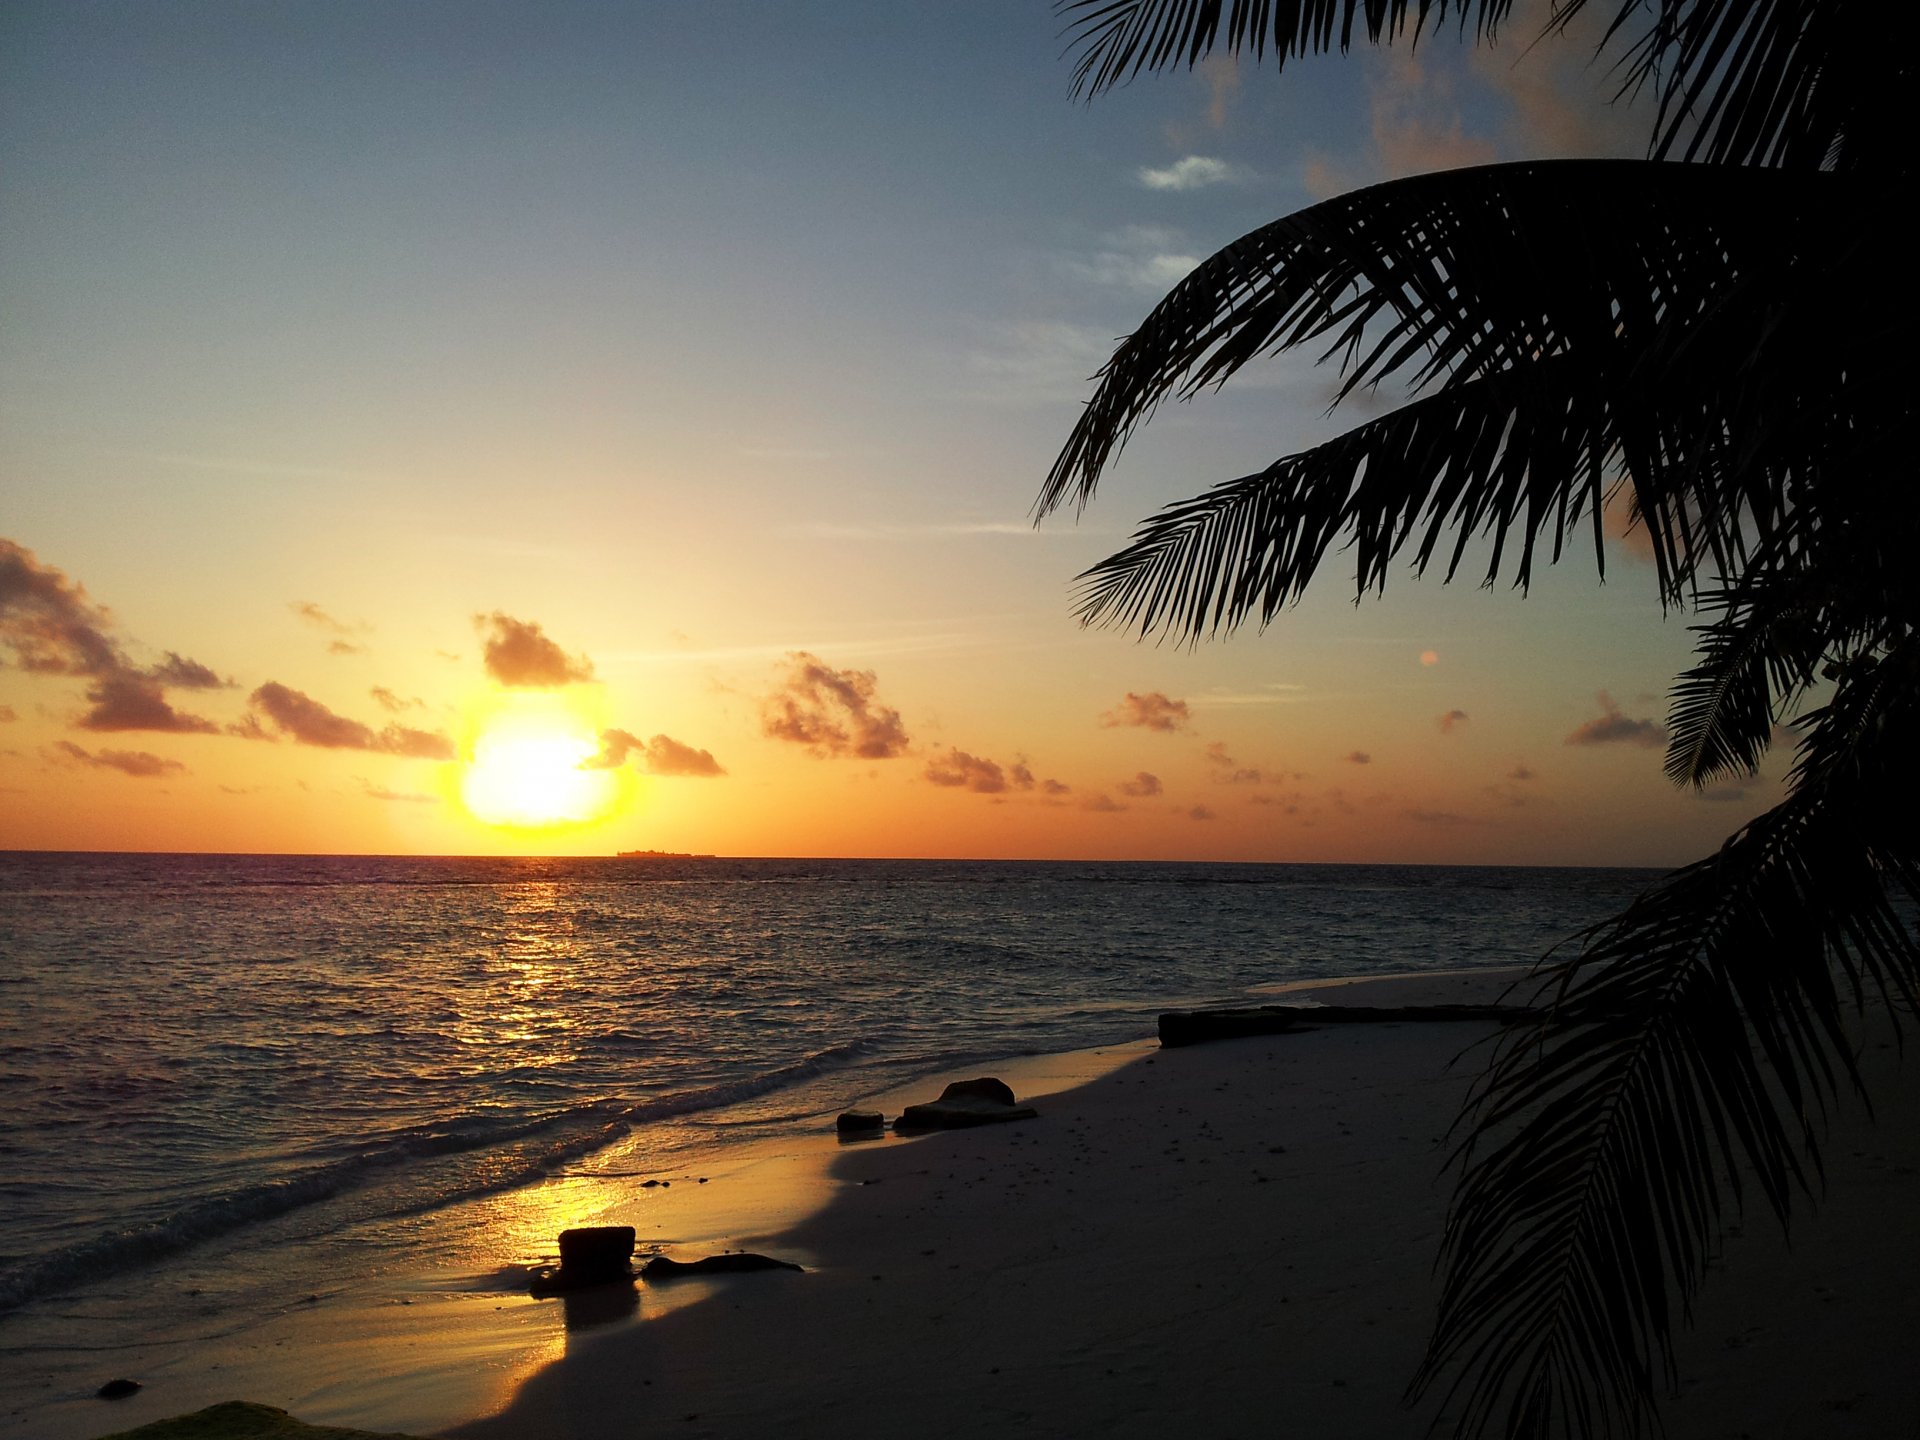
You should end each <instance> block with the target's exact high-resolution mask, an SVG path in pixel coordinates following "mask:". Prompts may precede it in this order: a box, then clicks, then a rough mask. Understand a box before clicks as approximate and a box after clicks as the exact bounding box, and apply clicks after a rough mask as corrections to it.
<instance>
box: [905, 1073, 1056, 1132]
mask: <svg viewBox="0 0 1920 1440" xmlns="http://www.w3.org/2000/svg"><path fill="white" fill-rule="evenodd" d="M1038 1113H1039V1112H1037V1111H1036V1110H1035V1109H1034V1108H1033V1107H1032V1106H1031V1105H1019V1104H1016V1103H1014V1098H1013V1090H1012V1089H1011V1088H1010V1087H1009V1086H1008V1085H1007V1083H1006V1082H1005V1081H1004V1080H996V1079H994V1078H993V1077H992V1076H990V1075H983V1076H982V1077H981V1078H979V1079H978V1080H956V1081H954V1082H953V1084H951V1085H949V1086H947V1088H946V1089H944V1090H942V1091H941V1092H940V1098H939V1099H938V1100H929V1101H927V1102H926V1103H925V1104H923V1105H909V1106H908V1107H907V1108H906V1113H905V1114H903V1115H901V1117H900V1118H899V1119H898V1120H896V1121H894V1122H893V1128H894V1131H895V1133H896V1134H897V1133H900V1132H902V1131H913V1130H961V1129H965V1128H967V1127H969V1126H973V1125H993V1124H997V1123H998V1122H1000V1121H1004V1120H1031V1119H1033V1118H1034V1116H1035V1115H1036V1114H1038Z"/></svg>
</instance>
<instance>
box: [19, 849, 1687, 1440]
mask: <svg viewBox="0 0 1920 1440" xmlns="http://www.w3.org/2000/svg"><path fill="white" fill-rule="evenodd" d="M1654 878H1656V872H1648V871H1631V870H1574V869H1520V868H1478V867H1431V866H1379V865H1365V866H1348V865H1212V864H1160V863H1029V862H935V861H854V860H844V861H843V860H728V859H718V860H715V859H700V860H693V859H688V860H672V859H664V860H663V859H643V860H619V859H458V858H445V859H419V858H376V857H289V856H189V855H92V854H87V855H64V854H37V853H14V854H4V855H0V1113H3V1114H4V1116H5V1123H4V1127H3V1128H0V1419H3V1420H4V1422H5V1423H3V1424H0V1433H13V1434H34V1433H39V1432H37V1431H36V1430H35V1428H34V1426H35V1424H36V1419H35V1417H36V1416H37V1415H40V1414H41V1413H42V1411H43V1410H44V1409H45V1407H47V1406H50V1405H52V1406H58V1405H63V1404H68V1403H70V1402H71V1401H73V1400H74V1398H75V1397H76V1395H78V1394H80V1393H81V1391H80V1389H79V1388H77V1387H81V1386H83V1384H84V1383H85V1382H86V1379H87V1377H95V1376H103V1372H104V1371H105V1370H109V1369H113V1368H114V1359H115V1357H117V1356H133V1355H145V1354H148V1353H149V1352H148V1350H143V1348H142V1347H151V1346H152V1345H153V1344H155V1343H156V1341H157V1340H158V1339H159V1337H162V1336H165V1337H168V1338H170V1339H172V1340H175V1341H177V1342H179V1343H191V1342H192V1341H193V1340H194V1338H195V1337H207V1336H215V1335H232V1334H235V1333H242V1332H244V1331H245V1329H246V1327H248V1326H249V1325H251V1324H254V1323H256V1322H257V1321H258V1319H259V1318H260V1317H261V1316H262V1315H264V1314H267V1313H269V1312H276V1311H278V1310H280V1309H283V1308H284V1307H286V1306H287V1305H288V1304H290V1303H298V1302H299V1301H302V1300H305V1299H306V1298H307V1297H309V1296H314V1297H317V1296H321V1295H326V1294H330V1293H337V1292H339V1291H341V1290H342V1289H344V1288H345V1287H348V1286H350V1285H351V1284H353V1283H354V1281H355V1278H356V1277H364V1276H366V1275H368V1274H377V1273H383V1272H387V1271H392V1270H394V1269H396V1268H398V1267H404V1268H405V1269H406V1270H407V1272H408V1273H409V1274H413V1275H416V1276H417V1275H420V1274H429V1275H432V1274H439V1275H442V1276H444V1277H445V1279H446V1283H447V1284H448V1285H449V1286H452V1287H454V1288H459V1287H461V1286H467V1287H475V1286H477V1287H479V1288H483V1289H484V1288H485V1287H486V1286H488V1285H498V1286H501V1287H506V1286H509V1285H511V1286H517V1287H520V1288H524V1273H525V1266H526V1264H528V1263H531V1262H532V1261H533V1260H534V1259H537V1258H540V1257H539V1256H538V1255H536V1254H532V1253H529V1246H530V1245H531V1243H532V1242H530V1241H529V1240H528V1239H527V1238H526V1237H525V1236H517V1237H515V1239H514V1240H513V1242H512V1245H507V1246H506V1247H505V1248H506V1249H508V1250H511V1249H513V1246H518V1247H519V1250H518V1251H517V1252H516V1253H503V1242H502V1241H500V1240H499V1238H498V1237H497V1236H495V1237H493V1238H491V1239H489V1238H488V1237H487V1236H486V1235H485V1234H483V1233H482V1232H483V1229H484V1226H483V1225H482V1222H481V1220H479V1219H471V1218H470V1219H469V1221H467V1222H464V1223H463V1222H461V1221H460V1220H459V1219H458V1218H457V1217H460V1216H463V1215H465V1216H468V1217H472V1216H474V1215H475V1214H477V1213H478V1212H476V1211H475V1210H474V1205H475V1202H477V1201H480V1200H484V1199H485V1198H486V1197H497V1196H511V1195H514V1194H516V1193H521V1192H528V1191H531V1190H535V1189H537V1188H538V1187H541V1186H550V1185H552V1184H554V1183H555V1182H556V1178H558V1177H567V1176H588V1177H592V1176H595V1175H598V1176H600V1177H601V1178H602V1179H603V1180H604V1179H605V1178H606V1177H614V1176H622V1175H628V1176H630V1175H637V1174H640V1173H642V1172H643V1171H646V1170H648V1169H649V1168H652V1169H656V1170H661V1171H663V1172H664V1170H666V1169H667V1168H669V1167H670V1166H671V1165H672V1164H674V1163H676V1158H680V1159H684V1157H687V1156H690V1155H702V1156H709V1157H711V1156H714V1155H716V1154H721V1153H724V1152H725V1150H726V1149H727V1147H729V1146H737V1145H741V1144H745V1143H748V1142H750V1141H752V1140H754V1139H756V1138H760V1137H765V1136H768V1135H770V1134H775V1133H778V1132H780V1131H781V1130H782V1129H783V1128H791V1127H816V1128H830V1126H831V1123H832V1118H833V1116H834V1114H835V1113H836V1112H837V1111H839V1110H841V1109H844V1108H846V1107H848V1106H850V1105H854V1104H856V1103H858V1102H859V1101H860V1100H861V1099H862V1098H863V1097H867V1096H872V1095H874V1094H877V1093H880V1092H882V1091H886V1090H890V1089H895V1088H897V1087H898V1086H899V1085H900V1084H901V1083H902V1082H903V1081H906V1080H910V1079H913V1078H914V1077H916V1076H920V1075H931V1074H934V1073H936V1072H940V1071H944V1070H952V1069H955V1068H957V1067H961V1066H966V1065H972V1064H975V1063H979V1064H981V1065H983V1066H984V1065H985V1064H987V1063H988V1062H991V1061H993V1060H996V1059H1005V1058H1008V1057H1012V1056H1016V1055H1028V1054H1042V1053H1049V1052H1058V1051H1066V1050H1075V1049H1081V1048H1085V1047H1090V1046H1096V1045H1103V1044H1110V1043H1114V1042H1118V1041H1122V1040H1128V1039H1132V1038H1135V1037H1139V1036H1144V1035H1148V1034H1150V1033H1151V1032H1152V1029H1153V1023H1154V1016H1155V1014H1156V1013H1157V1012H1158V1011H1160V1010H1163V1009H1170V1008H1181V1007H1188V1006H1196V1005H1207V1004H1225V1003H1234V1002H1244V1001H1247V1000H1249V999H1250V998H1255V997H1257V996H1258V995H1259V994H1260V992H1261V989H1262V987H1271V986H1274V985H1279V984H1284V983H1286V982H1290V981H1295V980H1301V979H1311V978H1317V977H1324V976H1340V975H1369V974H1396V973H1405V972H1415V971H1421V970H1441V969H1459V968H1466V967H1477V966H1502V965H1514V964H1525V963H1528V962H1531V961H1533V960H1535V959H1537V958H1539V956H1540V955H1541V954H1542V953H1543V952H1544V951H1546V950H1547V949H1548V948H1549V947H1551V946H1552V945H1554V944H1555V943H1557V942H1559V941H1561V940H1563V939H1565V938H1566V937H1567V936H1568V935H1570V934H1571V933H1573V932H1574V931H1576V930H1578V929H1579V928H1580V927H1582V926H1584V925H1587V924H1590V923H1592V922H1595V921H1597V920H1600V919H1603V918H1605V917H1606V916H1607V915H1609V914H1611V913H1613V912H1614V911H1616V910H1617V909H1619V908H1620V907H1621V906H1622V905H1624V904H1625V903H1626V902H1627V901H1629V900H1630V899H1631V898H1632V897H1633V896H1634V895H1635V894H1637V893H1638V892H1639V891H1640V890H1642V889H1644V888H1645V887H1646V885H1647V884H1648V883H1650V882H1651V881H1652V880H1653V879H1654ZM290 1270H291V1271H293V1272H295V1273H296V1274H297V1280H295V1281H294V1282H293V1283H292V1284H290V1283H289V1279H288V1276H289V1272H290ZM294 1290H297V1291H298V1292H299V1293H298V1295H297V1296H295V1295H292V1291H294ZM88 1393H90V1387H89V1388H88ZM48 1413H51V1412H48ZM143 1418H144V1417H143ZM125 1423H132V1422H130V1421H129V1422H125ZM109 1428H113V1427H112V1425H111V1424H109V1423H107V1422H105V1421H102V1422H101V1423H100V1425H99V1429H101V1430H104V1429H109ZM63 1433H79V1432H78V1431H75V1430H74V1429H73V1426H72V1425H70V1424H68V1425H65V1426H64V1429H63ZM95 1433H97V1432H95Z"/></svg>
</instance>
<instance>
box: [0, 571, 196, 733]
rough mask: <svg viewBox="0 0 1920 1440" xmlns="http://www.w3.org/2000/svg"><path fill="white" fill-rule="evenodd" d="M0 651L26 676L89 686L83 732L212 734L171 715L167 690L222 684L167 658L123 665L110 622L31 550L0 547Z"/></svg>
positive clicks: (190, 663)
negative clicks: (65, 678) (81, 680)
mask: <svg viewBox="0 0 1920 1440" xmlns="http://www.w3.org/2000/svg"><path fill="white" fill-rule="evenodd" d="M0 646H4V647H5V648H6V649H7V650H8V651H10V652H11V653H12V655H13V662H14V664H16V665H18V666H19V667H20V668H21V669H22V670H25V671H27V672H28V673H30V674H37V675H78V676H85V677H87V678H89V679H90V680H92V682H93V683H92V684H91V685H89V686H88V687H87V692H86V695H87V703H88V706H89V707H90V708H89V709H88V710H87V712H86V714H85V715H83V716H82V717H81V719H80V721H79V724H80V726H81V728H83V729H87V730H108V731H115V730H157V731H162V732H166V733H171V734H203V735H204V734H213V733H216V732H217V731H218V729H219V727H218V726H217V725H215V724H214V723H213V722H212V721H210V720H203V719H201V718H200V717H199V716H197V715H189V714H185V713H183V712H181V711H178V710H175V709H174V708H173V706H172V705H171V704H169V703H168V701H167V698H166V694H165V691H166V689H167V687H169V686H173V687H179V688H187V689H214V688H217V687H219V686H221V685H223V684H225V683H226V682H224V681H222V680H221V679H220V677H219V676H218V675H216V674H214V672H213V671H212V670H211V669H209V668H208V667H207V666H205V665H202V664H200V663H199V662H198V661H197V660H189V659H187V658H186V657H184V656H182V655H180V654H178V653H176V652H174V651H171V650H169V651H167V652H166V655H167V658H166V659H165V660H164V661H162V662H161V663H160V664H159V665H157V666H154V667H153V668H151V669H142V668H141V667H140V666H138V665H135V664H134V663H133V662H132V661H131V660H130V659H128V658H127V655H126V653H125V651H124V650H123V649H122V647H121V644H120V641H119V639H118V638H117V637H116V635H115V634H114V627H113V618H112V616H111V615H109V614H108V613H107V611H106V610H105V609H104V608H103V607H101V606H98V605H95V604H94V603H93V602H92V601H91V600H89V599H88V598H87V592H86V590H85V589H84V588H83V587H81V586H79V585H77V584H75V583H74V582H73V581H71V580H69V579H68V578H67V577H66V575H65V574H64V573H63V572H62V571H60V570H57V569H55V568H54V567H53V566H51V565H42V564H41V563H40V562H39V561H38V560H37V559H36V558H35V557H34V554H33V552H32V551H31V550H28V549H26V548H25V547H23V546H21V545H18V544H16V543H14V542H13V541H11V540H4V539H0Z"/></svg>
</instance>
